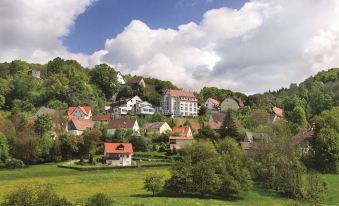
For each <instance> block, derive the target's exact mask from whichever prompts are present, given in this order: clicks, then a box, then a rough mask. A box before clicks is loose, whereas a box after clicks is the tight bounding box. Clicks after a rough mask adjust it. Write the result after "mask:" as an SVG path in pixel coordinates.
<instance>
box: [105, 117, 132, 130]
mask: <svg viewBox="0 0 339 206" xmlns="http://www.w3.org/2000/svg"><path fill="white" fill-rule="evenodd" d="M136 121H137V120H136V119H114V120H111V121H110V122H109V124H108V129H118V128H130V129H132V128H133V126H134V124H135V122H136Z"/></svg>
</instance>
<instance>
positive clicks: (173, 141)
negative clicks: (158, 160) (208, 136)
mask: <svg viewBox="0 0 339 206" xmlns="http://www.w3.org/2000/svg"><path fill="white" fill-rule="evenodd" d="M193 141H194V140H193V138H187V139H185V138H182V139H181V138H180V137H178V138H175V137H170V140H169V143H170V148H171V150H173V149H174V148H175V149H177V150H178V149H182V148H184V147H185V146H186V145H191V144H193Z"/></svg>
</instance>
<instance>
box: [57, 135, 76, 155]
mask: <svg viewBox="0 0 339 206" xmlns="http://www.w3.org/2000/svg"><path fill="white" fill-rule="evenodd" d="M58 141H60V152H61V157H62V159H63V160H69V159H71V158H72V157H74V156H75V155H77V153H78V152H79V148H78V142H77V141H76V138H73V137H70V136H68V135H67V134H62V135H60V136H59V137H58Z"/></svg>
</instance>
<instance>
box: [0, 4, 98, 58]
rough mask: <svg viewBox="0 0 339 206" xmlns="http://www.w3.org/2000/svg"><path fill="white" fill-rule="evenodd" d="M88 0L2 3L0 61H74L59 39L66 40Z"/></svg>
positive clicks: (73, 56) (77, 56) (80, 56)
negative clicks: (56, 57)
mask: <svg viewBox="0 0 339 206" xmlns="http://www.w3.org/2000/svg"><path fill="white" fill-rule="evenodd" d="M91 1H92V0H48V1H41V0H29V1H27V0H2V1H1V2H0V61H11V60H15V59H24V60H28V61H33V62H42V63H44V62H46V61H48V60H50V59H51V58H53V57H55V56H63V57H65V58H76V59H77V60H79V61H81V62H82V63H85V64H86V63H87V61H88V60H87V58H88V57H86V56H85V55H82V54H71V53H69V52H68V51H67V49H66V48H65V47H64V46H63V45H62V41H61V39H60V38H62V37H64V36H67V35H68V33H69V32H70V29H71V27H72V25H73V24H74V21H75V19H76V17H77V16H78V15H79V14H81V13H83V12H84V11H85V9H86V7H87V6H89V5H90V3H91Z"/></svg>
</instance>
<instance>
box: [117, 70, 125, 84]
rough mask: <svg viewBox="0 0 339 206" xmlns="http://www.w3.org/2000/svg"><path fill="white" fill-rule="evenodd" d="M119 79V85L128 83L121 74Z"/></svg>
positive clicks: (118, 75)
mask: <svg viewBox="0 0 339 206" xmlns="http://www.w3.org/2000/svg"><path fill="white" fill-rule="evenodd" d="M117 79H118V82H119V84H126V81H125V79H124V77H123V76H122V74H121V72H118V73H117Z"/></svg>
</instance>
